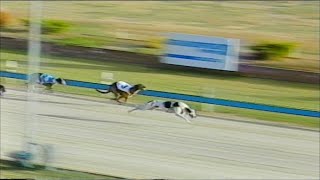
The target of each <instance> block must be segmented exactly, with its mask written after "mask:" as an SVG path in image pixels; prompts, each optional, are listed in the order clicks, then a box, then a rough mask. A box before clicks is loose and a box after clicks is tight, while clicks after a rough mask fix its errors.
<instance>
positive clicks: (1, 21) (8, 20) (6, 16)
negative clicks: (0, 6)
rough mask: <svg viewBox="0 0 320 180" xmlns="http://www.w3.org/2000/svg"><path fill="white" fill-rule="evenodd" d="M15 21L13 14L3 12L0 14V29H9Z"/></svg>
mask: <svg viewBox="0 0 320 180" xmlns="http://www.w3.org/2000/svg"><path fill="white" fill-rule="evenodd" d="M13 21H14V17H13V15H12V14H11V13H9V12H5V11H1V12H0V27H7V26H9V25H11V24H12V23H13Z"/></svg>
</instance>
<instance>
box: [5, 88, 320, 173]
mask: <svg viewBox="0 0 320 180" xmlns="http://www.w3.org/2000/svg"><path fill="white" fill-rule="evenodd" d="M37 98H38V101H39V102H38V103H32V102H27V101H26V99H27V98H26V93H25V92H22V91H16V90H10V89H8V92H7V94H5V96H4V97H1V100H0V101H1V158H4V159H8V156H7V155H8V153H10V152H12V151H16V150H21V148H22V147H23V146H22V145H23V142H24V138H23V137H24V134H25V133H29V132H30V127H31V126H32V127H33V128H34V134H33V135H34V141H35V142H37V143H39V144H51V145H53V147H54V160H53V162H52V165H53V166H55V167H61V168H68V169H73V170H80V171H86V172H93V173H99V174H107V175H113V176H119V177H125V178H144V179H148V178H171V179H226V178H237V179H249V178H251V179H261V178H265V179H319V173H320V172H319V132H316V131H309V130H299V129H290V128H283V127H275V126H268V125H260V124H254V123H245V122H237V121H228V120H223V119H215V118H205V117H198V118H196V119H195V120H194V121H193V123H191V124H188V123H186V122H185V121H184V120H182V119H179V118H178V117H176V116H174V115H173V114H169V113H166V112H161V111H144V112H141V111H136V112H133V113H130V114H128V113H127V111H128V110H129V109H130V107H127V106H123V105H117V104H110V103H107V102H109V101H107V100H106V102H97V101H91V100H84V99H78V98H72V97H62V96H56V95H54V94H50V95H47V94H41V95H39V96H38V97H37ZM27 105H29V107H28V106H27ZM30 107H33V109H32V108H30ZM35 110H36V111H35ZM30 111H34V112H35V113H37V114H36V116H35V119H36V121H34V122H31V121H27V119H28V117H29V116H26V112H30Z"/></svg>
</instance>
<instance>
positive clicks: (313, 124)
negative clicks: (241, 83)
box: [0, 78, 320, 129]
mask: <svg viewBox="0 0 320 180" xmlns="http://www.w3.org/2000/svg"><path fill="white" fill-rule="evenodd" d="M0 82H1V84H5V85H6V86H8V87H11V88H19V89H25V88H26V85H25V84H24V82H23V81H21V80H14V79H7V78H0ZM54 90H55V91H56V92H60V93H68V94H73V95H84V96H89V97H96V98H101V100H102V101H104V99H105V100H106V102H107V101H110V99H111V98H113V95H112V94H108V95H105V94H100V93H97V92H96V91H95V90H93V89H87V88H78V87H67V88H66V87H63V86H60V85H57V86H55V87H54ZM153 99H155V98H154V97H149V96H136V97H134V98H131V99H129V101H128V103H130V104H140V103H145V102H147V101H150V100H153ZM156 99H161V100H168V99H165V98H156ZM188 104H190V105H191V107H193V108H195V109H196V110H198V114H199V115H205V116H210V117H216V118H228V119H235V120H242V119H243V118H250V119H249V120H250V121H255V120H263V121H266V122H275V123H281V124H284V125H288V126H301V127H306V128H312V129H319V127H320V124H319V123H320V121H319V120H318V119H316V118H311V117H304V116H295V115H287V114H281V113H272V112H264V111H257V110H249V109H242V108H231V107H225V106H217V105H211V104H204V103H195V102H188ZM241 117H242V118H241ZM246 120H247V119H246Z"/></svg>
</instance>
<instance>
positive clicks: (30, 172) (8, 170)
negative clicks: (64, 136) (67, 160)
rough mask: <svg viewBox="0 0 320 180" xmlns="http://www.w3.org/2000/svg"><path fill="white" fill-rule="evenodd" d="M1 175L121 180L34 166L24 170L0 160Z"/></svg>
mask: <svg viewBox="0 0 320 180" xmlns="http://www.w3.org/2000/svg"><path fill="white" fill-rule="evenodd" d="M0 167H1V173H0V178H4V179H35V180H41V179H51V180H58V179H77V180H78V179H79V180H87V179H90V180H93V179H104V180H111V179H123V178H119V177H113V176H105V175H97V174H91V173H85V172H79V171H71V170H65V169H55V170H46V169H44V167H43V166H40V165H36V166H35V168H33V169H30V168H24V167H21V166H19V165H18V164H17V163H16V162H12V161H6V160H0Z"/></svg>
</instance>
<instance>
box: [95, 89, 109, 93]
mask: <svg viewBox="0 0 320 180" xmlns="http://www.w3.org/2000/svg"><path fill="white" fill-rule="evenodd" d="M96 91H98V92H99V93H102V94H107V93H109V92H110V91H109V90H100V89H96Z"/></svg>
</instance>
